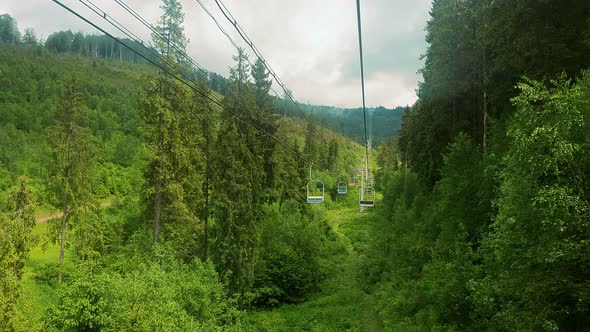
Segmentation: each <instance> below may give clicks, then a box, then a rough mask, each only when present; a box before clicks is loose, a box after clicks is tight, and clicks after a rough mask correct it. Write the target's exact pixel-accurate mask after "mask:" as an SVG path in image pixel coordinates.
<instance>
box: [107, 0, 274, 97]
mask: <svg viewBox="0 0 590 332" xmlns="http://www.w3.org/2000/svg"><path fill="white" fill-rule="evenodd" d="M116 1H120V0H116ZM195 1H196V2H197V3H198V4H199V6H201V8H202V9H203V10H204V11H205V13H207V15H209V17H210V18H211V19H212V20H213V22H214V23H215V25H216V26H217V28H218V29H219V31H221V33H223V34H224V35H225V36H226V37H227V39H228V40H229V42H230V43H231V44H232V45H233V46H234V47H235V48H236V49H240V46H238V44H237V43H236V42H235V41H234V40H233V38H232V37H231V36H230V35H229V33H227V31H225V29H224V28H223V27H222V26H221V24H220V23H219V21H218V20H217V18H215V15H213V13H211V11H210V10H209V8H207V6H205V4H203V1H202V0H195ZM248 64H249V65H250V67H254V64H253V63H252V62H251V61H250V59H248ZM270 90H271V91H272V92H274V93H275V95H277V97H278V96H279V94H278V92H276V91H275V89H274V88H273V87H272V86H271V87H270Z"/></svg>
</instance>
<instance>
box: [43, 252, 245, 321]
mask: <svg viewBox="0 0 590 332" xmlns="http://www.w3.org/2000/svg"><path fill="white" fill-rule="evenodd" d="M138 260H139V261H138ZM73 280H74V281H72V282H71V283H68V284H65V285H64V286H63V287H62V288H60V290H59V293H58V302H57V303H56V305H54V306H53V307H52V308H51V309H50V310H49V311H48V312H47V328H48V330H50V331H52V330H57V331H99V330H100V331H118V330H121V329H123V330H126V331H146V330H159V331H179V330H202V329H207V330H220V329H221V325H222V324H224V325H225V326H226V327H227V328H231V326H232V325H233V324H235V323H236V322H237V320H238V319H239V316H240V315H239V312H237V311H235V309H233V308H232V307H231V306H230V305H228V304H227V302H226V301H225V299H224V298H225V294H224V290H223V285H222V284H221V283H220V282H219V280H218V279H217V275H216V273H215V271H214V269H213V267H212V266H211V265H206V264H202V263H200V261H194V262H192V263H190V264H184V263H180V262H178V261H175V260H171V259H170V258H166V257H165V256H164V257H162V256H160V259H159V262H157V263H154V262H151V261H150V258H149V257H135V259H134V260H133V261H126V262H125V269H124V272H117V271H114V270H103V271H101V272H96V273H92V274H85V275H77V276H75V277H74V278H73Z"/></svg>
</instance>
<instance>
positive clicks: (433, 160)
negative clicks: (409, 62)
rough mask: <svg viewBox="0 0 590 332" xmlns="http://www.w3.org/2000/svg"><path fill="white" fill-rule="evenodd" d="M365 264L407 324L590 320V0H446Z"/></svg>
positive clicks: (525, 326) (383, 302) (386, 153)
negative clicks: (399, 164) (417, 98)
mask: <svg viewBox="0 0 590 332" xmlns="http://www.w3.org/2000/svg"><path fill="white" fill-rule="evenodd" d="M430 15H431V19H430V20H429V22H428V24H427V26H426V27H427V28H426V31H427V42H428V49H427V50H426V53H425V66H424V68H423V70H422V73H423V75H424V81H423V83H422V84H421V85H420V87H419V90H418V96H419V100H418V102H417V103H416V104H415V105H414V106H413V107H412V108H411V109H409V110H407V111H406V112H405V113H404V117H403V124H402V130H401V134H400V137H399V146H391V147H390V148H384V149H382V150H381V152H382V157H381V158H379V160H380V161H381V165H380V166H381V168H382V169H384V170H387V169H389V170H395V169H396V166H395V165H393V164H392V162H391V161H392V160H394V162H395V158H393V159H392V158H391V154H392V153H393V154H395V153H397V154H398V156H399V157H400V159H401V160H402V163H403V164H402V167H401V170H399V171H398V172H396V173H390V175H388V176H387V179H386V181H385V184H384V188H385V189H384V198H383V210H382V217H381V218H380V221H379V222H380V225H381V226H380V229H379V231H377V232H375V233H374V234H373V235H374V236H375V243H374V244H373V245H372V246H371V250H370V253H371V254H369V255H368V257H369V259H368V261H367V268H366V274H365V278H366V280H367V287H369V289H372V290H373V291H374V292H376V294H378V297H379V299H378V302H379V308H380V313H381V315H382V318H383V319H384V321H385V326H386V328H387V329H391V330H395V331H398V330H399V331H405V330H412V329H414V328H416V327H418V329H419V330H431V331H435V330H436V331H454V330H469V331H482V330H491V331H557V330H562V331H583V330H586V329H587V328H588V326H590V320H589V317H590V293H589V292H588V290H589V289H590V288H589V287H588V286H589V285H590V284H589V280H590V260H589V258H590V242H589V239H590V205H589V199H590V138H589V136H588V133H590V121H589V120H590V75H589V73H588V71H587V70H588V68H589V66H590V63H589V62H588V59H590V39H589V38H588V37H589V36H590V35H589V34H588V33H589V32H590V6H589V5H588V3H587V2H585V1H575V0H572V1H533V0H531V1H502V0H500V1H498V0H495V1H460V0H444V1H443V0H440V1H433V4H432V10H431V13H430Z"/></svg>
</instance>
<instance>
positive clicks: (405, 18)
mask: <svg viewBox="0 0 590 332" xmlns="http://www.w3.org/2000/svg"><path fill="white" fill-rule="evenodd" d="M202 1H203V3H204V4H205V5H206V6H207V7H208V8H209V9H210V10H211V11H212V13H213V14H214V15H215V16H216V17H217V19H218V20H219V22H220V23H222V24H223V26H224V27H225V30H226V31H228V32H229V33H230V35H231V36H232V37H233V39H234V40H235V41H236V42H238V44H239V45H244V44H243V43H242V42H241V39H240V38H239V36H238V35H237V33H235V32H234V30H233V28H231V26H230V25H229V24H228V23H227V21H226V20H225V18H224V17H223V16H222V14H221V12H220V11H219V10H218V9H217V6H216V5H215V2H214V1H213V0H202ZM62 2H64V3H65V4H67V5H68V6H71V7H72V8H74V9H76V10H79V11H80V12H81V13H83V14H84V15H85V16H87V17H88V18H91V19H92V20H93V21H95V22H99V23H100V25H101V26H104V27H107V26H108V25H107V24H106V23H105V22H104V21H102V20H101V19H100V18H99V17H97V16H93V15H92V14H91V12H90V11H89V10H88V9H86V8H85V7H84V6H83V5H81V4H80V3H79V2H78V1H77V0H62ZM93 2H94V3H95V4H96V5H97V6H99V7H101V8H102V9H105V11H107V12H108V13H109V15H111V16H112V17H114V18H116V19H117V20H118V21H119V22H121V23H123V24H125V25H126V26H128V27H129V28H130V29H131V30H132V31H134V32H136V33H137V34H138V35H139V36H140V37H142V38H145V39H146V40H149V33H148V30H147V29H146V28H145V27H143V26H142V25H140V24H139V23H138V22H137V21H135V20H134V19H133V17H131V16H129V15H125V14H124V11H123V9H122V8H121V7H119V5H117V4H116V3H115V2H114V0H93ZM125 2H126V3H127V4H128V5H129V6H130V7H132V8H133V9H135V10H136V11H138V12H139V13H140V14H141V15H142V16H143V17H145V18H146V19H147V20H149V21H150V22H153V23H155V22H157V20H158V18H159V16H160V9H159V4H160V1H159V0H126V1H125ZM181 2H182V4H183V6H184V11H185V28H186V29H185V32H186V34H187V36H188V37H189V38H190V43H189V47H188V53H189V55H191V56H192V57H193V58H194V59H195V60H196V61H197V62H198V63H200V64H201V65H203V66H204V67H205V68H208V69H210V70H214V71H216V72H218V73H220V74H222V75H224V76H227V75H228V71H229V70H228V68H229V66H230V65H233V64H232V59H231V56H232V55H233V54H235V50H234V49H233V46H232V45H231V44H230V42H229V41H228V40H227V39H226V37H225V36H224V35H223V34H222V33H221V32H220V31H219V30H218V29H217V27H216V26H215V24H214V22H213V21H212V20H211V19H210V18H209V16H207V15H206V14H205V12H204V11H203V10H202V9H201V8H200V6H199V4H198V3H197V2H196V0H181ZM224 3H225V5H226V6H227V8H228V9H229V10H230V11H231V12H232V14H233V15H234V17H235V18H236V19H237V20H238V22H239V23H240V24H241V25H242V27H243V28H244V30H245V31H246V32H247V33H248V35H249V37H250V38H251V39H252V40H253V42H254V44H255V45H256V46H257V47H258V49H259V50H260V51H261V52H262V54H263V56H264V57H265V58H266V60H267V61H268V62H269V63H270V64H271V66H272V67H273V69H274V70H275V72H276V73H277V74H278V75H279V77H280V78H281V79H282V80H283V82H284V83H285V84H286V85H287V86H288V87H289V88H290V89H291V90H292V91H293V94H294V95H295V98H296V99H297V100H299V101H301V102H306V103H312V104H319V105H334V106H340V107H358V106H360V105H361V103H362V99H361V93H360V69H359V68H360V67H359V55H358V40H357V26H356V7H355V0H225V1H224ZM430 5H431V0H362V1H361V10H362V19H363V43H364V45H363V48H364V52H365V56H364V61H365V77H366V93H367V105H368V106H371V107H375V106H381V105H382V106H386V107H395V106H403V105H407V104H412V103H413V102H414V101H415V100H416V95H415V91H414V90H415V89H416V86H417V82H418V80H419V79H420V76H419V74H418V73H417V71H418V70H419V69H420V67H421V66H422V62H421V61H420V60H419V57H420V54H422V53H424V51H425V48H426V43H425V41H424V36H425V33H424V26H425V24H426V21H427V19H428V11H429V9H430ZM0 13H8V14H10V15H12V16H13V17H14V18H15V19H16V20H17V21H18V23H19V28H20V29H21V31H22V30H24V28H27V27H30V28H34V29H35V31H36V32H37V34H39V35H42V36H44V37H47V36H48V35H49V34H50V33H52V32H54V31H57V30H65V29H71V30H74V31H84V32H87V33H95V32H96V31H95V30H94V29H93V28H91V27H89V26H87V25H85V23H83V22H82V21H80V20H79V19H77V18H76V17H74V16H73V15H71V14H69V13H68V12H66V11H65V10H64V9H62V8H61V7H59V6H58V5H56V4H54V3H53V2H52V1H51V0H1V2H0ZM107 30H108V31H111V32H114V30H113V29H107ZM119 35H120V34H119ZM248 51H249V50H248ZM249 54H251V53H250V52H249ZM251 59H252V60H253V57H252V56H251ZM276 88H277V89H278V87H276Z"/></svg>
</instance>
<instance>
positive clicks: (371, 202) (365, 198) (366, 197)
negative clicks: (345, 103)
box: [356, 0, 375, 212]
mask: <svg viewBox="0 0 590 332" xmlns="http://www.w3.org/2000/svg"><path fill="white" fill-rule="evenodd" d="M356 19H357V26H358V39H359V55H360V60H361V61H360V65H361V91H362V95H363V126H364V129H365V171H364V175H365V177H364V178H363V177H362V176H361V188H360V191H359V205H360V209H361V210H360V211H361V212H363V207H373V206H375V191H374V190H373V177H372V176H370V170H369V140H368V138H367V107H366V103H365V70H364V63H363V34H362V29H361V4H360V0H356ZM365 180H366V181H367V182H368V183H367V184H365Z"/></svg>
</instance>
